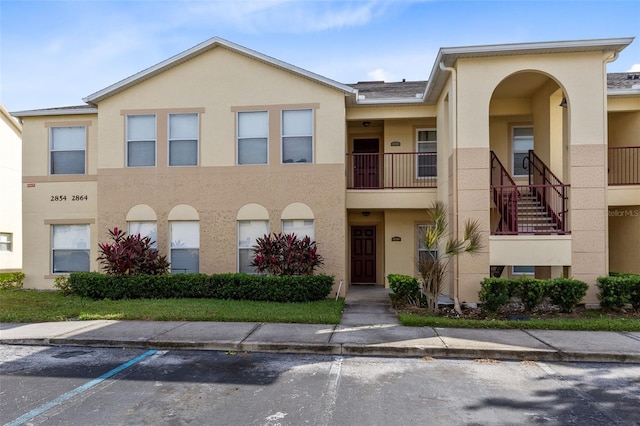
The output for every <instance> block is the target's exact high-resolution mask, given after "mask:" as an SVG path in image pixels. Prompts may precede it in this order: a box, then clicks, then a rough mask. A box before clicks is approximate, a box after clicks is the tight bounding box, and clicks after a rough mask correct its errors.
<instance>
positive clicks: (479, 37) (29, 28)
mask: <svg viewBox="0 0 640 426" xmlns="http://www.w3.org/2000/svg"><path fill="white" fill-rule="evenodd" d="M638 16H639V15H638V8H637V3H636V2H635V1H633V0H623V1H615V0H612V1H551V0H548V1H517V0H513V1H479V0H476V1H457V0H448V1H435V0H433V1H411V0H396V1H391V0H358V1H329V0H325V1H299V0H298V1H296V0H261V1H252V0H247V1H245V0H233V1H204V0H198V1H190V0H179V1H177V0H155V1H150V0H137V1H108V0H102V1H100V0H93V1H80V0H77V1H76V0H67V1H55V0H50V1H30V0H20V1H12V0H0V102H2V103H3V104H4V105H5V106H6V108H7V109H8V110H9V111H20V110H27V109H37V108H48V107H56V106H67V105H80V104H82V103H83V102H82V98H83V97H86V96H88V95H90V94H92V93H94V92H96V91H98V90H100V89H103V88H104V87H106V86H108V85H110V84H112V83H115V82H117V81H119V80H121V79H123V78H126V77H128V76H130V75H132V74H134V73H136V72H138V71H141V70H143V69H145V68H148V67H149V66H152V65H154V64H156V63H158V62H160V61H162V60H164V59H167V58H169V57H170V56H173V55H175V54H177V53H180V52H182V51H184V50H186V49H189V48H191V47H193V46H195V45H196V44H199V43H201V42H203V41H205V40H207V39H209V38H211V37H214V36H218V37H222V38H224V39H227V40H229V41H232V42H234V43H237V44H240V45H242V46H245V47H247V48H250V49H253V50H257V51H259V52H261V53H264V54H267V55H269V56H272V57H275V58H277V59H280V60H282V61H285V62H288V63H291V64H293V65H296V66H298V67H301V68H304V69H307V70H309V71H313V72H315V73H318V74H321V75H323V76H325V77H328V78H332V79H334V80H337V81H339V82H341V83H355V82H357V81H365V80H385V81H399V80H401V79H403V78H406V79H407V80H426V79H427V78H428V76H429V72H430V71H431V68H432V66H433V63H434V60H435V57H436V55H437V52H438V49H439V48H441V47H454V46H474V45H483V44H501V43H523V42H538V41H560V40H580V39H593V38H618V37H638V36H640V19H639V18H638ZM607 70H608V72H623V71H631V70H634V71H640V37H638V39H636V40H635V41H634V42H633V43H632V44H631V45H630V46H629V47H627V48H626V49H625V50H624V51H623V52H622V54H621V55H620V57H619V58H618V60H617V61H616V62H614V63H612V64H609V65H608V66H607Z"/></svg>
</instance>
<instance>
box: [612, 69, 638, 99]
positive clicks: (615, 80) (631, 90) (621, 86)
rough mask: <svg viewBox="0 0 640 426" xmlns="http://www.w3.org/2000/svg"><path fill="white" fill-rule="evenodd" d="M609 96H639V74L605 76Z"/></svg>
mask: <svg viewBox="0 0 640 426" xmlns="http://www.w3.org/2000/svg"><path fill="white" fill-rule="evenodd" d="M607 92H608V94H609V95H614V96H615V95H640V72H616V73H610V74H607Z"/></svg>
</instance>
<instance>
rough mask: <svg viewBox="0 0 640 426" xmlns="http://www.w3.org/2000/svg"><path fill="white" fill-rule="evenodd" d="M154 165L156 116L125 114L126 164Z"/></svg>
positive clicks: (137, 165) (131, 165)
mask: <svg viewBox="0 0 640 426" xmlns="http://www.w3.org/2000/svg"><path fill="white" fill-rule="evenodd" d="M155 165H156V116H155V115H128V116H127V166H128V167H145V166H146V167H148V166H155Z"/></svg>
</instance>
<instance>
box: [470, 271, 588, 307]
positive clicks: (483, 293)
mask: <svg viewBox="0 0 640 426" xmlns="http://www.w3.org/2000/svg"><path fill="white" fill-rule="evenodd" d="M480 287H481V288H480V292H479V297H480V303H481V304H482V308H483V309H484V310H486V311H488V312H497V311H498V310H499V309H500V308H502V307H503V306H505V305H506V304H507V303H509V300H510V299H511V298H512V297H518V298H519V299H520V301H521V302H522V304H523V305H524V308H525V311H532V310H533V309H534V308H535V307H536V306H537V305H539V304H540V303H541V302H542V300H543V299H544V298H545V297H548V298H549V299H550V301H551V303H552V304H554V305H557V306H558V307H559V308H560V310H561V311H562V312H571V311H572V310H573V308H574V307H575V306H576V305H577V304H578V303H579V302H580V300H582V298H583V297H584V296H585V295H586V294H587V288H588V287H589V286H588V285H587V284H586V283H584V282H582V281H579V280H574V279H569V278H554V279H549V280H538V279H535V278H528V277H525V278H517V279H507V278H485V279H484V280H482V282H481V283H480Z"/></svg>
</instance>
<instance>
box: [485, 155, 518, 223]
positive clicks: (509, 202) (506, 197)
mask: <svg viewBox="0 0 640 426" xmlns="http://www.w3.org/2000/svg"><path fill="white" fill-rule="evenodd" d="M491 194H492V196H493V203H494V204H495V205H496V208H497V209H498V211H499V212H500V222H499V223H498V228H497V229H496V230H495V232H494V234H517V233H518V198H520V193H519V192H518V187H517V185H516V183H515V182H514V181H513V178H512V177H511V175H510V174H509V172H507V169H505V168H504V166H503V165H502V162H501V161H500V160H499V159H498V156H497V155H496V154H495V153H494V152H493V151H491Z"/></svg>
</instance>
